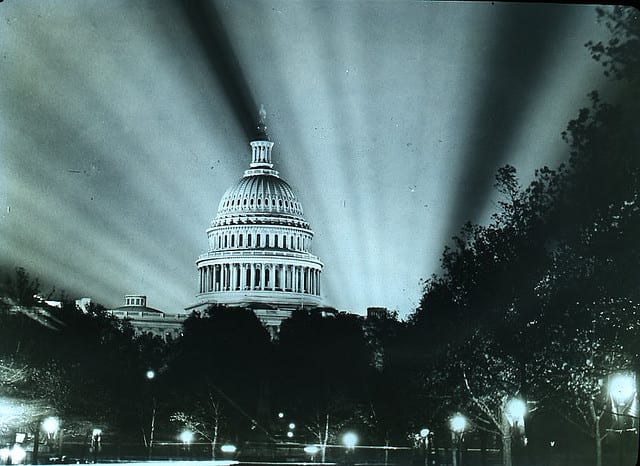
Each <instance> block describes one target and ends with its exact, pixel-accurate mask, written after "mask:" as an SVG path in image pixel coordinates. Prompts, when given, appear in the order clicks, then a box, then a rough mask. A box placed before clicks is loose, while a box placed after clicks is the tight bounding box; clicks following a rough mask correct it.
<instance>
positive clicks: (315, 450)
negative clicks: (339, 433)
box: [304, 445, 320, 461]
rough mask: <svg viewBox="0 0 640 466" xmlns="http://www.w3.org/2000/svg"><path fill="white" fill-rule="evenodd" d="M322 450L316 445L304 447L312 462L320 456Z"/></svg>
mask: <svg viewBox="0 0 640 466" xmlns="http://www.w3.org/2000/svg"><path fill="white" fill-rule="evenodd" d="M319 451H320V448H318V447H317V446H316V445H307V446H306V447H304V452H305V453H306V454H307V455H309V456H310V460H311V461H313V459H314V457H315V456H316V455H317V454H318V452H319Z"/></svg>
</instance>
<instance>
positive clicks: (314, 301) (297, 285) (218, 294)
mask: <svg viewBox="0 0 640 466" xmlns="http://www.w3.org/2000/svg"><path fill="white" fill-rule="evenodd" d="M264 118H265V113H264V109H261V111H260V124H259V125H258V138H257V139H256V140H254V141H251V142H250V146H251V162H250V164H249V168H248V169H247V170H245V172H244V176H243V177H242V178H241V179H240V180H239V181H238V182H237V183H235V184H234V185H233V186H231V187H230V188H229V189H227V191H226V192H225V193H224V195H223V196H222V199H221V200H220V204H219V205H218V213H217V215H216V217H215V218H214V219H213V221H212V222H211V225H210V227H209V228H208V229H207V230H206V233H207V239H208V248H207V249H208V250H207V252H206V253H204V254H202V255H201V256H200V257H198V258H197V260H196V267H197V270H198V290H197V294H196V299H195V302H194V303H193V304H191V305H189V306H187V307H186V308H185V311H187V312H186V313H181V314H169V313H164V312H162V311H158V310H157V309H153V308H149V307H147V305H146V296H144V295H127V296H125V304H124V306H121V307H119V308H116V309H112V310H109V311H108V312H109V313H110V314H112V315H114V316H115V317H118V318H122V319H127V320H130V321H131V323H132V325H133V326H134V328H135V329H136V330H137V331H138V332H140V333H147V332H150V333H153V334H155V335H160V336H163V337H164V338H167V337H169V336H172V337H174V336H178V335H179V334H180V333H181V327H182V322H183V321H184V319H186V318H187V317H188V316H189V315H190V314H191V312H193V311H204V310H206V309H207V308H208V307H210V306H212V305H222V306H229V307H242V308H250V309H252V310H253V312H254V313H255V314H256V316H257V317H258V319H259V320H260V321H261V322H262V324H263V325H264V326H265V328H266V329H267V331H268V332H269V333H270V335H271V336H272V337H273V338H275V337H276V336H277V334H278V331H279V329H280V324H281V323H282V321H283V320H285V319H287V318H289V317H291V313H292V311H293V310H294V309H298V308H316V307H318V306H319V305H320V304H321V302H322V300H321V286H320V282H321V280H320V276H321V273H322V267H323V264H322V262H321V261H320V260H319V259H318V258H317V257H316V256H314V255H313V253H312V252H311V242H312V240H313V231H312V230H311V227H310V226H309V223H307V221H306V220H305V219H304V214H303V210H302V205H301V203H300V201H299V200H298V198H297V196H296V195H295V193H294V192H293V189H291V186H289V184H288V183H287V182H286V181H284V180H283V179H282V178H281V177H280V175H279V174H278V172H277V171H276V170H274V169H273V163H272V161H271V151H272V149H273V145H274V143H273V142H271V141H270V140H269V138H268V137H267V133H266V126H265V124H264Z"/></svg>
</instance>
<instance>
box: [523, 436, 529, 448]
mask: <svg viewBox="0 0 640 466" xmlns="http://www.w3.org/2000/svg"><path fill="white" fill-rule="evenodd" d="M527 445H529V439H528V438H527V437H525V438H524V446H525V447H526V446H527Z"/></svg>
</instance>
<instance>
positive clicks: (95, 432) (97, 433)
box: [93, 429, 102, 437]
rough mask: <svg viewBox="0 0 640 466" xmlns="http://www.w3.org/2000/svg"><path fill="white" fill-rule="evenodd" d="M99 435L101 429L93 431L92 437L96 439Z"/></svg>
mask: <svg viewBox="0 0 640 466" xmlns="http://www.w3.org/2000/svg"><path fill="white" fill-rule="evenodd" d="M99 435H102V429H93V436H94V437H97V436H99Z"/></svg>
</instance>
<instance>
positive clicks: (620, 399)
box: [609, 374, 636, 404]
mask: <svg viewBox="0 0 640 466" xmlns="http://www.w3.org/2000/svg"><path fill="white" fill-rule="evenodd" d="M635 392H636V381H635V377H633V376H632V375H629V374H616V375H614V376H613V377H611V379H610V380H609V394H610V395H611V398H613V400H614V401H615V402H616V403H617V404H624V403H627V402H628V401H629V400H631V398H632V397H633V395H634V393H635Z"/></svg>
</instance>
